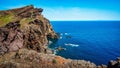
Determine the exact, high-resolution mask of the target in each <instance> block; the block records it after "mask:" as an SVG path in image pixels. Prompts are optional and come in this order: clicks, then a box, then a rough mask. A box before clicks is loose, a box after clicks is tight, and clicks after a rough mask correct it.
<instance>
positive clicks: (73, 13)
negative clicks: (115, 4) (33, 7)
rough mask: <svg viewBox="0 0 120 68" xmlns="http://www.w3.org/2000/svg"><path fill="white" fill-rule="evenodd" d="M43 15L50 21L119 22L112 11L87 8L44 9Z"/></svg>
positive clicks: (117, 14) (117, 15)
mask: <svg viewBox="0 0 120 68" xmlns="http://www.w3.org/2000/svg"><path fill="white" fill-rule="evenodd" d="M43 15H44V16H45V17H46V18H48V19H49V20H51V21H56V20H63V21H64V20H120V14H119V13H117V12H114V11H106V10H95V9H89V8H86V9H85V8H78V7H74V8H44V12H43Z"/></svg>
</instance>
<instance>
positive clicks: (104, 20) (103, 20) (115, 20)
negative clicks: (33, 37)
mask: <svg viewBox="0 0 120 68" xmlns="http://www.w3.org/2000/svg"><path fill="white" fill-rule="evenodd" d="M49 21H120V20H49Z"/></svg>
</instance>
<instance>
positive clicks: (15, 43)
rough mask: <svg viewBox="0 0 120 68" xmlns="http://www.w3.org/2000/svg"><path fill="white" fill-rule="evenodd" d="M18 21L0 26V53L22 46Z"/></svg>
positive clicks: (21, 35) (21, 34)
mask: <svg viewBox="0 0 120 68" xmlns="http://www.w3.org/2000/svg"><path fill="white" fill-rule="evenodd" d="M19 27H20V24H19V21H17V22H14V23H13V22H11V23H9V24H7V25H6V26H5V27H1V28H0V54H5V53H7V52H10V51H16V50H18V49H20V48H22V47H23V42H24V40H23V33H22V32H21V30H20V28H19Z"/></svg>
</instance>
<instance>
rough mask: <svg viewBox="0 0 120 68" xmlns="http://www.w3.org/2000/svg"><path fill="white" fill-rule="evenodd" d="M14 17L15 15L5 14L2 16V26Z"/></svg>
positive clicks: (0, 24)
mask: <svg viewBox="0 0 120 68" xmlns="http://www.w3.org/2000/svg"><path fill="white" fill-rule="evenodd" d="M13 18H14V16H13V15H5V16H0V26H4V25H5V24H8V23H9V22H10V21H12V20H13Z"/></svg>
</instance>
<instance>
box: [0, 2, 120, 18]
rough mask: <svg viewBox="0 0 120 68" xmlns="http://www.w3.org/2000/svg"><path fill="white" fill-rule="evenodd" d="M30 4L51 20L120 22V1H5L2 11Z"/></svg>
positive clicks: (0, 4)
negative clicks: (41, 10)
mask: <svg viewBox="0 0 120 68" xmlns="http://www.w3.org/2000/svg"><path fill="white" fill-rule="evenodd" d="M30 4H33V5H34V6H35V7H38V8H40V7H41V8H43V9H44V12H43V15H44V16H45V17H47V18H48V19H49V20H120V0H3V1H1V2H0V10H4V9H11V8H17V7H22V6H25V5H30Z"/></svg>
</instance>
